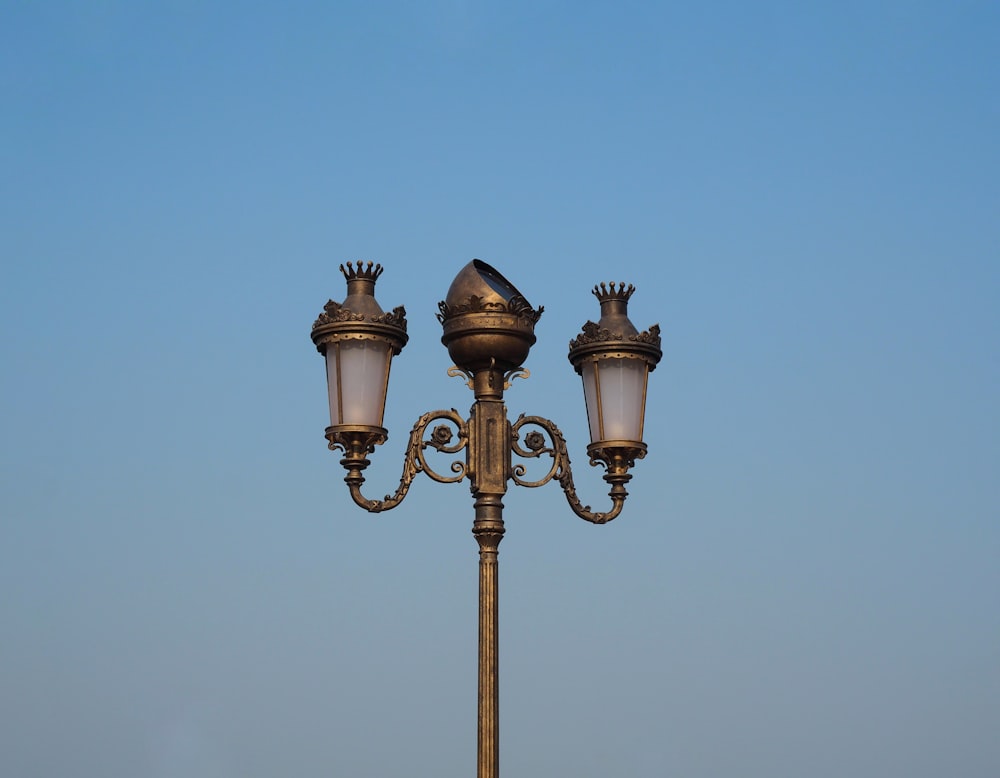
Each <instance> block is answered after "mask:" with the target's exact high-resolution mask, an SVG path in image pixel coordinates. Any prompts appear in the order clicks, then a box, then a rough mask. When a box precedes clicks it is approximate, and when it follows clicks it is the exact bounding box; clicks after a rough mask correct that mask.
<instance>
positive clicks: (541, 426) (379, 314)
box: [312, 260, 661, 778]
mask: <svg viewBox="0 0 1000 778" xmlns="http://www.w3.org/2000/svg"><path fill="white" fill-rule="evenodd" d="M341 270H342V271H343V273H344V276H345V277H346V279H347V286H348V296H347V299H345V300H344V302H343V303H335V302H333V301H332V300H331V301H330V302H328V303H327V304H326V306H325V307H324V310H323V313H322V314H320V317H319V318H318V319H317V320H316V322H315V324H314V325H313V329H312V339H313V342H314V343H315V344H316V347H317V349H318V350H319V351H320V353H322V354H323V355H324V356H325V357H326V364H327V379H328V391H329V398H330V419H331V424H330V426H329V427H327V428H326V438H327V440H328V441H329V447H330V449H331V450H336V449H340V450H341V451H342V452H343V455H344V456H343V458H342V459H341V460H340V463H341V465H342V466H343V467H344V468H345V470H346V471H347V475H346V476H345V478H344V480H345V482H346V483H347V485H348V488H349V490H350V494H351V497H352V499H353V500H354V502H355V503H357V504H358V505H359V506H361V507H362V508H364V509H365V510H367V511H370V512H372V513H379V512H381V511H385V510H389V509H391V508H395V507H396V506H397V505H399V504H400V503H401V502H402V501H403V498H405V497H406V494H407V492H408V491H409V488H410V484H411V483H412V482H413V479H414V478H415V477H416V475H417V473H420V472H423V473H426V474H427V475H428V476H429V477H430V478H431V479H433V480H435V481H438V482H441V483H457V482H458V481H461V480H463V479H464V478H468V479H469V483H470V488H471V490H472V496H473V500H474V507H475V518H474V520H473V524H472V533H473V535H474V536H475V538H476V541H477V543H478V544H479V706H478V707H479V709H478V749H477V776H478V778H499V773H500V742H499V712H500V708H499V698H498V691H499V684H498V670H499V662H498V653H497V648H498V646H497V643H498V583H497V555H498V548H499V545H500V541H501V540H502V539H503V535H504V522H503V496H504V494H505V493H506V491H507V483H508V482H509V481H513V482H514V483H515V484H517V485H519V486H526V487H538V486H542V485H544V484H546V483H548V482H549V481H552V480H556V481H557V482H558V483H559V485H560V486H561V487H562V489H563V492H564V494H565V495H566V499H567V502H568V503H569V506H570V508H571V509H572V510H573V512H574V513H576V515H577V516H579V517H580V518H582V519H585V520H586V521H589V522H592V523H595V524H604V523H606V522H609V521H611V520H612V519H614V518H615V517H617V516H618V515H619V514H620V513H621V510H622V506H623V505H624V502H625V498H626V497H627V496H628V493H627V492H626V490H625V484H626V483H628V481H629V480H630V479H631V477H632V476H631V475H630V474H629V472H628V471H629V469H630V468H631V467H633V466H634V464H635V461H636V460H637V459H641V458H642V457H644V456H645V454H646V446H645V444H644V443H643V442H642V426H643V417H644V408H645V401H646V381H647V377H648V374H649V372H650V371H652V370H653V368H655V367H656V364H657V362H659V360H660V357H661V351H660V337H659V327H657V326H653V327H651V328H650V329H649V330H647V331H645V332H641V333H640V332H639V331H638V330H637V329H636V328H635V327H634V326H633V325H632V323H631V322H630V321H629V319H628V315H627V304H628V299H629V297H630V296H631V294H632V292H633V291H634V290H633V287H631V286H629V287H628V288H627V289H626V287H625V285H624V284H620V285H618V286H616V285H615V284H611V285H610V287H609V286H607V285H605V284H601V285H600V286H599V287H595V288H594V294H595V295H596V296H597V298H598V299H599V300H600V302H601V314H602V315H601V319H600V321H599V322H597V323H594V322H587V323H586V324H585V325H584V327H583V332H582V333H581V334H580V335H578V336H577V338H575V339H574V340H573V341H571V343H570V353H569V359H570V361H571V362H572V364H573V366H574V368H575V369H576V371H577V372H578V373H580V375H581V376H582V377H583V384H584V397H585V400H586V405H587V416H588V420H589V426H590V433H591V443H590V445H589V446H588V447H587V454H588V455H589V457H590V464H591V465H598V464H599V465H602V466H603V467H604V469H605V472H604V476H603V477H604V480H605V481H606V482H607V483H608V484H609V485H610V486H611V490H610V492H609V493H608V495H609V497H610V498H611V509H610V510H608V511H606V512H595V511H591V509H590V506H589V505H583V503H582V502H581V501H580V499H579V498H578V497H577V494H576V488H575V485H574V483H573V474H572V470H571V468H570V460H569V454H568V452H567V450H566V442H565V440H564V438H563V435H562V433H561V432H560V431H559V429H558V427H556V426H555V424H553V423H552V422H551V421H549V420H548V419H544V418H542V417H540V416H524V415H521V416H520V417H518V419H517V420H516V421H515V422H513V423H511V421H510V420H509V419H508V418H507V408H506V406H505V405H504V400H503V393H504V390H506V389H508V388H510V384H511V381H512V380H513V379H514V378H518V377H523V378H526V377H528V371H527V370H525V369H524V368H523V367H522V365H523V363H524V360H525V359H526V358H527V356H528V352H529V350H530V348H531V346H532V344H534V342H535V335H534V327H535V323H536V322H537V321H538V318H539V317H540V316H541V314H542V308H538V309H537V310H536V309H534V308H532V307H531V305H530V304H529V303H528V302H527V300H525V299H524V296H523V295H521V293H520V292H519V291H518V290H517V289H516V288H515V287H514V285H513V284H511V283H510V282H509V281H508V280H507V279H506V278H504V277H503V276H502V275H501V274H500V273H499V272H498V271H497V270H496V269H494V268H493V267H491V266H490V265H487V264H486V263H485V262H481V261H480V260H473V261H472V262H470V263H469V264H468V265H466V266H465V267H464V268H463V269H462V271H461V272H460V273H459V274H458V276H456V278H455V280H454V282H453V283H452V285H451V288H450V289H449V290H448V295H447V297H446V298H445V300H444V302H442V303H440V304H439V309H440V313H439V314H438V319H439V320H440V321H441V324H442V326H443V335H442V337H441V341H442V343H444V345H445V346H447V347H448V353H449V354H450V355H451V358H452V359H453V360H454V362H455V367H452V368H451V369H449V370H448V374H449V375H452V376H464V377H465V378H466V379H467V380H466V383H467V385H468V386H469V388H470V389H472V391H473V394H474V396H475V401H474V403H473V405H472V409H471V411H470V413H469V418H468V420H466V419H463V418H462V417H461V416H460V415H459V414H458V412H457V411H455V410H440V411H431V412H429V413H425V414H424V415H423V416H421V417H420V418H419V419H418V420H417V422H416V424H414V426H413V429H412V430H411V431H410V438H409V442H408V444H407V448H406V454H405V458H404V463H403V473H402V475H401V476H400V479H399V486H398V488H397V490H396V493H395V494H394V495H391V496H390V495H386V497H385V498H384V499H382V500H371V499H368V498H366V497H365V496H364V495H363V494H362V492H361V487H362V485H363V484H364V482H365V478H364V474H363V471H364V470H365V469H366V468H367V467H368V465H369V464H370V461H369V459H368V455H370V454H372V453H373V452H374V450H375V447H376V446H377V445H380V444H381V443H383V442H385V440H386V438H387V436H388V433H387V432H386V430H385V428H384V427H382V419H383V415H384V411H385V396H386V389H387V386H388V379H389V365H390V362H391V359H392V356H393V355H394V354H398V353H399V352H400V351H401V349H402V348H403V346H404V345H405V344H406V340H407V335H406V318H405V311H404V310H403V308H402V307H399V308H396V309H394V310H393V311H392V312H391V313H385V312H384V311H383V310H382V308H381V307H380V306H379V305H378V303H377V302H376V301H375V297H374V289H375V281H376V280H377V278H378V276H379V275H380V274H381V272H382V268H381V266H374V268H373V266H372V263H370V262H369V263H368V265H367V267H363V266H362V264H361V263H360V262H359V263H357V266H356V267H355V266H353V265H352V263H350V262H349V263H347V268H346V269H345V268H344V267H343V266H341ZM433 421H439V422H442V423H439V424H437V425H436V426H434V428H433V429H432V430H431V431H430V433H429V437H427V438H425V435H427V434H428V428H429V427H430V424H431V422H433ZM453 428H454V431H453ZM531 428H537V429H531ZM528 430H530V431H528ZM456 432H457V435H456V434H455V433H456ZM522 432H523V433H524V439H523V441H522V439H521V435H522ZM428 448H432V449H434V450H436V451H437V452H439V453H444V454H457V453H459V452H461V451H463V450H464V451H465V461H464V462H463V461H460V460H457V461H454V462H452V464H451V472H452V473H454V474H455V475H451V476H448V475H443V474H441V473H439V472H437V471H435V470H434V469H433V468H431V467H430V466H429V465H428V463H427V460H426V457H425V452H426V450H427V449H428ZM512 455H517V456H519V457H521V458H526V459H535V458H541V457H545V456H547V457H549V459H550V460H551V461H550V462H549V469H548V472H547V473H546V474H545V475H544V476H543V477H542V478H540V479H538V480H528V479H526V478H525V473H526V469H525V467H524V465H523V464H518V465H514V464H513V459H512Z"/></svg>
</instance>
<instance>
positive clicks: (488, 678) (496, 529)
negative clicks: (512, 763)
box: [472, 497, 504, 778]
mask: <svg viewBox="0 0 1000 778" xmlns="http://www.w3.org/2000/svg"><path fill="white" fill-rule="evenodd" d="M502 510H503V505H502V503H501V502H500V500H499V498H495V497H488V498H485V499H481V500H478V501H477V503H476V521H475V523H474V525H473V530H472V531H473V533H474V534H475V536H476V540H477V541H478V542H479V716H478V720H479V725H478V729H479V731H478V738H477V757H476V761H477V769H476V775H477V776H478V778H498V777H499V775H500V721H499V719H500V697H499V670H500V662H499V654H498V633H499V618H498V605H499V601H498V596H497V593H498V587H497V547H498V546H499V545H500V540H501V539H502V538H503V532H504V529H503V519H502V518H501V512H502Z"/></svg>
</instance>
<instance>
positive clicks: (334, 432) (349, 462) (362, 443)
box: [327, 408, 469, 513]
mask: <svg viewBox="0 0 1000 778" xmlns="http://www.w3.org/2000/svg"><path fill="white" fill-rule="evenodd" d="M438 420H442V421H444V422H447V423H445V424H438V425H437V426H435V427H434V428H433V430H431V432H430V436H429V437H428V439H426V440H425V439H424V435H425V434H426V433H427V429H428V427H429V426H430V424H431V422H433V421H438ZM449 425H454V427H455V430H456V431H457V437H456V434H455V432H453V431H452V428H451V427H450V426H449ZM372 429H373V430H378V431H380V433H381V434H379V433H378V432H374V433H373V432H372V431H371V430H367V431H366V433H365V434H364V437H363V439H362V435H361V434H359V433H357V432H355V431H353V430H341V429H340V428H338V427H328V428H327V439H328V440H330V448H334V447H335V446H336V447H337V448H341V449H342V450H343V451H344V458H343V459H342V460H340V464H341V465H343V466H344V467H345V468H346V469H347V475H346V476H345V478H344V481H346V482H347V485H348V487H350V490H351V498H352V499H353V500H354V502H356V503H357V504H358V505H360V506H361V507H362V508H364V509H365V510H366V511H369V512H371V513H381V512H382V511H387V510H390V509H392V508H395V507H396V506H397V505H399V504H400V503H401V502H402V501H403V498H404V497H406V494H407V492H409V490H410V484H412V483H413V479H414V478H415V477H416V475H417V473H426V474H427V475H428V476H430V478H431V479H433V480H434V481H438V482H439V483H443V484H451V483H458V482H459V481H461V480H462V479H463V478H465V475H466V467H465V463H464V462H462V461H460V460H455V461H454V462H452V463H451V472H452V473H455V475H442V474H441V473H438V472H437V471H436V470H434V469H433V468H432V467H431V466H430V465H428V464H427V459H426V457H425V452H426V450H427V449H428V448H433V449H434V450H436V451H438V452H440V453H442V454H457V453H458V452H459V451H461V450H462V449H464V448H465V447H466V446H468V444H469V428H468V424H467V423H466V421H465V419H463V418H462V417H461V416H460V415H459V413H458V411H456V410H455V409H454V408H452V409H451V410H447V411H431V412H430V413H425V414H424V415H423V416H421V417H420V418H419V419H417V422H416V423H415V424H414V425H413V429H412V430H410V438H409V441H408V442H407V444H406V454H405V455H404V459H403V474H402V475H401V476H400V477H399V486H398V487H397V489H396V493H395V494H393V495H388V494H387V495H386V496H385V497H384V498H382V499H381V500H369V499H368V498H367V497H365V496H364V495H363V494H362V493H361V485H362V484H363V483H364V482H365V477H364V475H362V471H363V470H364V469H365V468H367V467H368V465H369V464H371V463H370V462H369V460H368V459H367V455H368V454H370V453H372V451H373V450H374V447H375V445H377V444H380V443H382V442H384V441H385V439H386V435H385V430H383V429H381V428H372Z"/></svg>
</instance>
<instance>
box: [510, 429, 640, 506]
mask: <svg viewBox="0 0 1000 778" xmlns="http://www.w3.org/2000/svg"><path fill="white" fill-rule="evenodd" d="M529 426H534V427H539V428H540V429H541V430H543V431H544V433H543V432H540V431H538V430H531V431H530V432H526V433H525V436H524V445H523V446H522V445H521V431H522V430H523V429H524V428H525V427H529ZM511 433H512V434H511V450H512V451H513V452H514V453H515V454H517V456H519V457H523V458H525V459H536V458H538V457H541V456H542V455H543V454H548V455H549V456H551V457H552V465H551V466H550V467H549V470H548V472H547V473H546V474H545V475H544V476H542V477H541V478H539V479H538V480H535V481H529V480H526V479H525V478H524V475H525V473H526V472H527V468H525V466H524V465H523V464H517V465H515V466H514V467H513V468H512V472H511V480H513V481H514V483H516V484H517V485H518V486H527V487H529V488H535V487H538V486H544V485H545V484H547V483H548V482H549V481H551V480H553V479H555V480H556V481H558V482H559V485H560V486H561V487H562V490H563V493H564V494H565V495H566V501H567V502H568V503H569V507H570V508H572V509H573V513H575V514H576V515H577V516H579V517H580V518H581V519H584V520H586V521H589V522H591V523H593V524H606V523H607V522H609V521H611V520H612V519H615V518H617V517H618V515H619V514H620V513H621V511H622V506H623V505H624V504H625V498H626V497H627V496H628V492H626V491H625V486H624V484H625V482H627V481H628V480H629V478H631V476H629V475H628V474H627V473H621V474H605V476H604V479H605V480H606V481H608V482H609V483H610V484H611V492H610V493H609V496H610V497H611V503H612V505H611V510H609V511H604V512H601V511H592V510H591V508H590V506H589V505H584V504H583V503H582V502H581V501H580V498H579V497H578V496H577V493H576V485H575V484H574V483H573V470H572V468H571V466H570V460H569V452H568V451H567V449H566V439H565V438H564V437H563V434H562V432H560V430H559V428H558V427H557V426H556V425H555V424H553V423H552V422H551V421H549V420H548V419H545V418H543V417H541V416H525V415H524V414H522V415H521V416H519V417H518V419H517V421H515V422H514V423H513V424H512V425H511ZM546 435H547V436H548V438H547V439H546ZM591 464H595V462H593V461H591Z"/></svg>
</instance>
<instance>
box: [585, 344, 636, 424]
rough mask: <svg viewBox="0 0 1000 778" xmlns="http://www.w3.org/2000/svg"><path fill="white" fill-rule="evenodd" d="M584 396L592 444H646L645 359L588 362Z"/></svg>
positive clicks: (586, 364) (609, 359) (608, 359)
mask: <svg viewBox="0 0 1000 778" xmlns="http://www.w3.org/2000/svg"><path fill="white" fill-rule="evenodd" d="M582 367H583V370H582V371H581V374H582V376H583V396H584V399H585V400H586V403H587V419H588V420H589V421H590V442H591V443H597V442H598V441H602V440H629V441H639V442H641V441H642V417H643V411H644V406H645V402H646V376H647V374H648V372H649V369H648V367H647V365H646V362H645V361H644V360H642V359H613V358H604V359H598V360H588V361H587V362H584V363H583V365H582Z"/></svg>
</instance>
